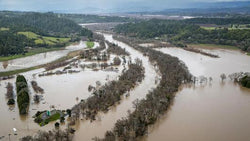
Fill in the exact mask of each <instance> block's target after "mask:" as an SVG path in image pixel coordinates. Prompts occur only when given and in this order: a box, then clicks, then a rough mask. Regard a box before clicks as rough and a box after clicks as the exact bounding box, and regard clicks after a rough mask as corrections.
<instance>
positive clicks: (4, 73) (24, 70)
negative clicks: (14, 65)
mask: <svg viewBox="0 0 250 141" xmlns="http://www.w3.org/2000/svg"><path fill="white" fill-rule="evenodd" d="M41 67H42V66H35V67H30V68H25V69H19V70H13V71H7V72H0V77H3V76H10V75H14V74H19V73H23V72H27V71H32V70H36V69H39V68H41Z"/></svg>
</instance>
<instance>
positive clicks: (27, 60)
mask: <svg viewBox="0 0 250 141" xmlns="http://www.w3.org/2000/svg"><path fill="white" fill-rule="evenodd" d="M95 45H97V43H96V44H95ZM85 47H86V44H85V42H83V41H81V42H79V43H78V44H74V45H70V46H67V47H65V50H59V51H52V52H46V53H39V54H35V55H32V56H27V57H23V58H18V59H14V60H9V61H4V62H0V72H5V71H12V70H16V69H24V68H29V67H34V66H38V65H42V64H46V63H49V62H52V61H55V60H57V59H59V58H61V57H63V56H66V55H67V54H68V53H69V52H72V51H76V50H80V49H83V48H85Z"/></svg>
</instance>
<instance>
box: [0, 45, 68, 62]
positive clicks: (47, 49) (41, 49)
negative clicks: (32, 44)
mask: <svg viewBox="0 0 250 141" xmlns="http://www.w3.org/2000/svg"><path fill="white" fill-rule="evenodd" d="M62 49H63V48H34V49H30V50H29V51H28V53H25V55H22V54H18V55H12V56H6V57H5V56H4V57H0V61H8V60H13V59H17V58H22V57H27V56H32V55H35V54H38V53H44V52H49V51H56V50H62Z"/></svg>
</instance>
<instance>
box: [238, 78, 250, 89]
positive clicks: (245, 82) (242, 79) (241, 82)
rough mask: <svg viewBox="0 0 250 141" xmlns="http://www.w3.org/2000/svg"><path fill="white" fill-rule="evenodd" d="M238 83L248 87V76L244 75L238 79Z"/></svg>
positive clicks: (249, 82)
mask: <svg viewBox="0 0 250 141" xmlns="http://www.w3.org/2000/svg"><path fill="white" fill-rule="evenodd" d="M240 84H241V85H242V86H243V87H246V88H250V76H244V77H243V78H241V79H240Z"/></svg>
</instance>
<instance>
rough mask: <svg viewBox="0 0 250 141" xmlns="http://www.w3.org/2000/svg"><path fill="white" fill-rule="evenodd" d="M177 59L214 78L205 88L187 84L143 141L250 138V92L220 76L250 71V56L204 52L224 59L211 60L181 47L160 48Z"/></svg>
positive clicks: (223, 52)
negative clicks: (222, 80)
mask: <svg viewBox="0 0 250 141" xmlns="http://www.w3.org/2000/svg"><path fill="white" fill-rule="evenodd" d="M159 50H160V51H162V52H164V53H168V54H170V55H173V56H176V57H178V58H179V59H180V60H182V61H183V62H184V63H185V64H186V65H187V67H188V68H189V70H190V72H191V73H192V74H193V75H195V76H200V75H204V76H207V77H209V76H211V77H212V78H213V81H212V82H211V83H207V84H206V85H202V86H194V85H185V86H183V88H181V90H180V91H179V92H178V93H177V94H176V97H175V100H174V102H173V106H172V107H171V109H170V110H169V111H168V112H167V114H165V115H164V116H163V117H162V118H161V119H160V120H159V121H158V122H157V123H156V124H155V125H154V126H151V127H150V129H149V135H148V136H147V137H145V138H143V140H149V141H150V140H158V141H165V140H171V141H183V140H185V141H201V140H202V141H212V140H213V141H236V140H249V139H250V110H249V107H250V90H249V89H246V88H242V87H240V86H239V85H238V84H236V83H234V82H232V81H230V80H228V79H227V80H225V81H224V82H221V79H220V74H222V73H225V74H226V75H228V74H231V73H234V72H240V71H244V72H249V71H250V63H249V62H250V57H249V56H247V55H244V54H242V53H240V52H238V51H230V50H205V51H206V52H211V53H213V54H218V55H219V56H220V57H221V58H210V57H207V56H203V55H200V54H196V53H192V52H188V51H185V50H182V49H179V48H164V49H159Z"/></svg>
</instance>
